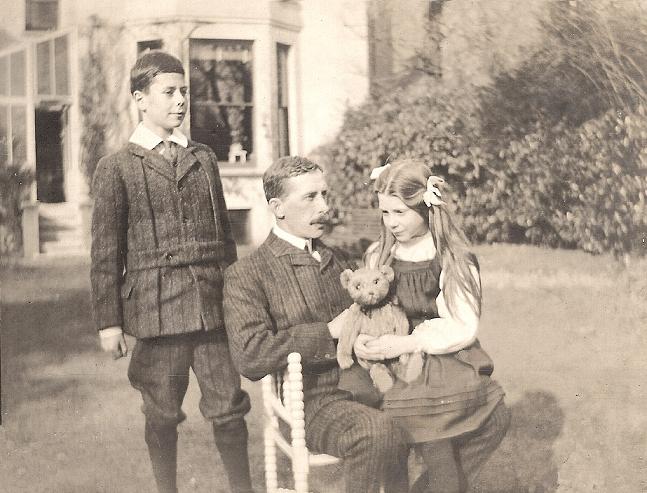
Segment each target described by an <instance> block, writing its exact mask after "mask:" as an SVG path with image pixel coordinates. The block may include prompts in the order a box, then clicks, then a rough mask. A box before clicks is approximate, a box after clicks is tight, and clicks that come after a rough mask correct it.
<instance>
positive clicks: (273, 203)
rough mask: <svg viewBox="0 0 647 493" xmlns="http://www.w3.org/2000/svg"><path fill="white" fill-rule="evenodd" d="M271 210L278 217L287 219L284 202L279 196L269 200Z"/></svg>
mask: <svg viewBox="0 0 647 493" xmlns="http://www.w3.org/2000/svg"><path fill="white" fill-rule="evenodd" d="M268 205H269V206H270V210H271V211H272V213H273V214H274V216H275V217H276V218H277V219H285V206H284V205H283V202H282V201H281V199H279V198H278V197H273V198H271V199H270V201H269V202H268Z"/></svg>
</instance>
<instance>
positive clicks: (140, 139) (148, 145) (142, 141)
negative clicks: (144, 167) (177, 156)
mask: <svg viewBox="0 0 647 493" xmlns="http://www.w3.org/2000/svg"><path fill="white" fill-rule="evenodd" d="M163 140H164V139H162V137H160V136H159V135H157V134H156V133H155V132H153V131H152V130H151V129H150V128H148V127H147V126H146V125H144V122H139V124H138V125H137V127H136V128H135V131H134V132H133V133H132V135H131V136H130V139H129V141H130V142H132V143H133V144H137V145H140V146H142V147H143V148H144V149H148V150H149V151H152V150H153V149H155V148H156V147H157V146H158V145H159V143H160V142H162V141H163ZM166 140H168V141H170V142H175V143H176V144H177V145H179V146H182V147H185V148H186V147H187V146H188V145H189V140H188V139H187V138H186V136H185V135H184V134H183V133H182V132H180V130H179V129H177V128H174V129H173V133H172V134H171V136H170V137H169V138H168V139H166Z"/></svg>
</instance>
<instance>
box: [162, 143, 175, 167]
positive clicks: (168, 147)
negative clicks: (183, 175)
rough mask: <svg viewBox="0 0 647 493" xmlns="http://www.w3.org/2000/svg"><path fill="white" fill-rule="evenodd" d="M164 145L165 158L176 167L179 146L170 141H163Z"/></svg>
mask: <svg viewBox="0 0 647 493" xmlns="http://www.w3.org/2000/svg"><path fill="white" fill-rule="evenodd" d="M162 144H164V152H163V154H164V157H165V158H166V159H167V160H168V162H169V163H171V164H172V165H173V166H175V165H176V164H177V144H175V142H171V141H169V140H163V141H162Z"/></svg>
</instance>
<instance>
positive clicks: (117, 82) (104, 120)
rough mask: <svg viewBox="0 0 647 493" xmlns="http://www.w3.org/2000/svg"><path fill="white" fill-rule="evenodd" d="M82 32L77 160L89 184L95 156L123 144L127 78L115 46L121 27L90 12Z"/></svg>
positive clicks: (99, 155)
mask: <svg viewBox="0 0 647 493" xmlns="http://www.w3.org/2000/svg"><path fill="white" fill-rule="evenodd" d="M83 35H84V38H85V40H86V42H87V50H86V51H85V53H84V56H83V57H82V59H81V81H82V85H81V91H80V101H79V105H80V109H81V119H82V122H81V129H82V130H81V163H82V166H83V171H84V173H85V176H86V180H87V182H88V184H89V185H91V184H92V176H93V175H94V170H95V168H96V166H97V163H98V162H99V159H101V157H103V156H104V155H106V154H108V153H110V152H114V151H115V150H116V149H117V148H118V147H119V146H121V145H122V144H123V142H124V141H125V140H124V138H123V135H120V133H123V132H127V131H129V129H130V126H131V125H130V121H129V115H128V105H129V95H128V92H127V91H126V90H125V87H124V86H125V85H126V84H127V83H128V78H127V77H126V67H125V66H124V63H123V58H122V53H121V52H120V51H119V50H118V48H117V47H119V46H120V43H119V40H120V37H121V36H122V35H123V28H122V27H114V26H109V25H108V24H106V23H104V22H103V21H101V20H100V19H99V18H98V17H96V16H92V17H91V18H90V23H89V24H88V26H86V28H85V30H84V32H83Z"/></svg>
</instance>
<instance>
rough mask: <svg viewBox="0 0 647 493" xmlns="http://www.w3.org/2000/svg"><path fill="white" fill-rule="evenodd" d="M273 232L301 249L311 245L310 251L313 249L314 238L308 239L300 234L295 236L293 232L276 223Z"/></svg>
mask: <svg viewBox="0 0 647 493" xmlns="http://www.w3.org/2000/svg"><path fill="white" fill-rule="evenodd" d="M272 232H273V233H274V234H275V235H276V236H278V237H279V238H281V239H282V240H284V241H287V242H288V243H289V244H290V245H293V246H295V247H297V248H298V249H299V250H305V248H306V246H309V247H310V248H309V249H308V251H312V238H308V239H306V238H301V237H300V236H294V235H293V234H292V233H288V232H287V231H286V230H284V229H282V228H281V227H279V226H278V225H276V224H275V225H274V227H273V228H272Z"/></svg>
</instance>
